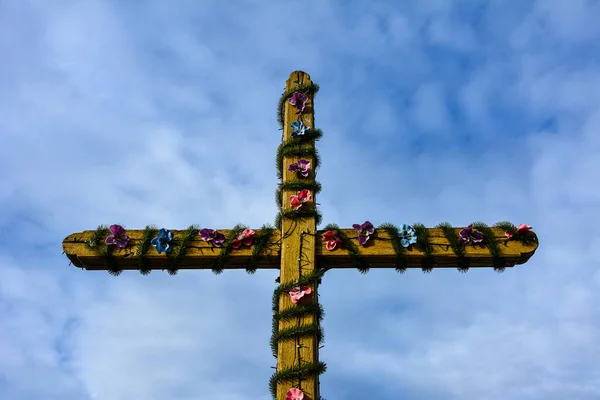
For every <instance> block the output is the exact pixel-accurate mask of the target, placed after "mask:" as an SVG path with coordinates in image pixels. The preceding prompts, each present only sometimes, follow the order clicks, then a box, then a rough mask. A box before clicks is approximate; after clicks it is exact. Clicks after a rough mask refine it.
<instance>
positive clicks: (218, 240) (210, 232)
mask: <svg viewBox="0 0 600 400" xmlns="http://www.w3.org/2000/svg"><path fill="white" fill-rule="evenodd" d="M200 237H201V238H202V240H204V241H205V242H211V243H212V244H213V246H215V247H221V246H222V245H223V243H225V235H223V234H222V233H221V232H219V231H216V230H214V229H208V228H204V229H202V230H201V231H200Z"/></svg>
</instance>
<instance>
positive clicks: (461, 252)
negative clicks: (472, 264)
mask: <svg viewBox="0 0 600 400" xmlns="http://www.w3.org/2000/svg"><path fill="white" fill-rule="evenodd" d="M436 228H440V229H441V230H442V232H444V236H445V237H446V239H447V240H448V245H449V246H450V248H451V249H452V251H453V252H454V254H455V255H456V257H457V258H458V270H459V271H460V272H462V273H465V272H467V271H468V270H469V260H468V259H466V258H465V249H464V247H462V246H461V245H460V237H459V236H458V234H457V233H456V231H455V230H454V228H453V227H452V225H450V224H449V223H448V222H442V223H441V224H439V225H438V226H436Z"/></svg>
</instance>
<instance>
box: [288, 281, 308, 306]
mask: <svg viewBox="0 0 600 400" xmlns="http://www.w3.org/2000/svg"><path fill="white" fill-rule="evenodd" d="M296 283H298V280H296ZM311 292H312V289H311V288H310V286H296V287H295V288H293V289H292V290H290V291H289V292H288V293H289V294H290V297H291V298H292V303H294V304H296V303H297V302H298V300H300V299H301V298H302V297H304V295H305V294H310V293H311Z"/></svg>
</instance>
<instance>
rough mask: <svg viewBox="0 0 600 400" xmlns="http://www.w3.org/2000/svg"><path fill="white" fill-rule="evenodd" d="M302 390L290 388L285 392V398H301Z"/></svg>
mask: <svg viewBox="0 0 600 400" xmlns="http://www.w3.org/2000/svg"><path fill="white" fill-rule="evenodd" d="M303 399H304V392H302V390H300V389H298V388H291V389H290V390H288V391H287V393H286V394H285V400H303Z"/></svg>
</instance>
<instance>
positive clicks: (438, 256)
mask: <svg viewBox="0 0 600 400" xmlns="http://www.w3.org/2000/svg"><path fill="white" fill-rule="evenodd" d="M296 90H298V91H299V92H301V93H304V94H305V95H306V96H307V98H308V99H307V101H306V104H305V108H304V110H302V112H300V111H299V110H297V108H296V107H295V106H294V105H292V104H291V103H290V102H289V99H290V98H291V97H292V95H293V93H294V92H295V91H296ZM314 93H315V86H314V85H313V84H312V81H311V80H310V76H309V75H308V74H306V73H304V72H302V71H295V72H293V73H292V74H291V75H290V78H289V79H288V80H287V83H286V92H285V93H284V95H283V97H282V99H281V101H280V114H281V116H280V123H281V122H283V144H282V146H280V149H279V152H280V154H279V160H280V164H281V165H280V168H281V185H280V192H281V203H282V204H281V209H282V211H283V212H282V214H281V215H282V218H281V219H280V223H279V225H280V227H279V228H280V229H276V230H273V231H272V232H271V234H270V237H269V238H268V241H267V242H264V243H263V246H262V248H261V251H260V254H257V253H256V251H253V247H252V246H250V247H245V246H242V247H241V248H239V249H233V248H232V242H231V239H232V238H234V237H235V236H236V235H238V234H239V233H240V228H236V229H235V230H233V231H232V230H220V231H219V232H221V233H223V234H224V235H225V236H226V237H227V238H229V239H228V240H227V241H226V242H225V243H224V244H223V247H221V248H216V247H214V246H213V245H212V244H211V243H210V242H206V241H204V240H202V238H201V237H200V236H199V235H198V230H194V229H195V228H193V227H190V228H189V229H188V230H187V231H172V232H173V234H174V241H173V249H174V253H175V254H177V256H176V257H175V256H173V254H165V253H162V254H158V252H157V251H156V250H155V249H154V248H152V247H151V246H149V243H148V232H152V234H153V236H155V233H156V231H149V230H148V228H147V230H146V231H142V230H132V231H127V234H128V235H129V237H130V242H129V244H128V246H127V247H126V248H124V249H119V248H115V246H113V245H111V246H107V245H105V244H104V240H105V237H102V238H100V239H99V238H98V232H99V231H98V230H96V231H83V232H79V233H74V234H72V235H69V236H68V237H67V238H65V240H64V241H63V249H64V252H65V254H66V255H67V257H68V258H69V260H70V261H71V263H72V264H73V265H75V266H76V267H80V268H83V269H86V270H110V271H112V272H113V273H116V272H118V271H121V270H134V269H137V270H140V271H142V272H144V273H146V272H149V271H150V270H158V269H160V270H165V269H167V270H169V271H170V272H174V270H176V269H213V270H215V269H218V270H221V269H242V268H247V267H248V266H249V265H252V269H253V270H255V269H279V270H280V278H279V282H280V283H281V285H280V287H279V290H276V292H275V295H274V311H275V316H274V321H275V323H274V335H273V338H272V345H273V348H274V353H276V357H277V372H276V373H275V374H274V375H273V377H272V379H271V391H272V394H273V397H274V399H276V400H284V399H286V394H287V393H288V391H289V390H290V389H291V388H293V387H296V388H300V389H301V390H302V391H303V393H304V399H305V400H317V399H320V394H319V375H320V374H321V373H322V372H324V369H325V367H324V364H323V363H321V362H320V361H319V342H320V331H319V329H320V325H319V318H320V311H321V308H320V305H319V304H318V297H317V290H318V284H319V282H320V276H321V275H322V273H323V272H324V271H325V270H326V269H330V268H355V267H359V268H394V267H395V268H396V269H400V270H402V271H403V270H404V269H405V268H421V269H423V270H424V271H430V270H431V269H432V268H459V269H462V270H465V269H466V268H467V267H471V268H472V267H492V266H493V267H494V268H495V269H502V270H503V269H504V268H505V267H512V266H514V265H517V264H523V263H525V262H526V261H527V260H528V259H529V258H530V257H531V256H532V255H533V254H534V252H535V250H536V249H537V247H538V241H537V237H536V236H535V234H534V233H533V232H531V231H529V232H525V233H526V236H527V237H526V239H527V240H507V239H506V236H505V233H506V232H505V229H501V228H499V227H494V228H490V229H489V230H487V232H488V234H490V233H491V234H492V236H493V238H491V239H492V241H493V242H495V243H496V244H498V246H497V248H499V249H500V253H498V252H496V253H494V254H492V253H493V252H492V251H490V246H488V245H487V244H486V243H489V242H490V238H486V240H485V241H484V242H483V244H481V245H473V244H467V245H465V246H461V248H460V249H459V250H456V246H454V249H453V248H452V247H453V246H452V243H451V242H452V238H454V239H456V238H457V237H458V233H459V232H460V230H461V228H451V229H450V228H449V227H447V226H446V227H438V228H429V229H426V228H421V231H420V233H421V234H420V237H419V241H418V242H417V243H416V244H414V245H411V246H409V247H408V248H406V249H404V247H403V246H401V245H400V242H399V239H398V238H397V237H393V236H395V234H394V233H393V231H390V230H389V229H381V228H378V229H377V231H376V232H375V233H374V234H373V236H372V238H371V239H369V241H368V242H367V244H368V246H361V245H356V244H352V243H357V241H356V239H357V238H358V236H357V231H356V230H355V229H340V230H339V231H338V234H339V236H340V237H342V238H344V242H343V243H340V244H339V245H338V246H337V248H336V249H334V250H328V249H327V247H326V241H325V240H324V238H323V233H324V232H323V231H317V229H316V227H317V222H318V221H317V219H318V216H317V213H316V202H315V190H318V189H317V188H318V187H320V186H319V185H318V184H317V183H316V181H315V169H314V168H312V169H310V175H309V176H308V177H306V178H304V181H303V180H302V177H301V176H300V175H298V174H297V173H296V172H293V171H288V167H289V166H290V164H292V163H297V162H298V160H299V158H300V156H301V158H303V159H305V160H307V161H309V162H310V163H311V165H312V166H313V167H314V166H315V163H316V162H317V161H318V160H316V158H315V156H316V152H315V148H314V145H315V138H316V139H318V137H317V136H318V135H317V136H314V133H315V130H314V107H313V104H314V103H313V98H314ZM300 108H301V107H300ZM281 119H282V120H283V121H281ZM299 119H301V120H302V122H303V124H304V125H305V126H307V127H309V128H310V129H309V130H308V132H307V133H306V136H305V137H304V138H302V137H301V136H302V135H297V133H298V130H296V132H295V133H296V135H295V137H293V135H292V133H293V128H292V124H293V123H295V122H296V121H298V120H299ZM311 133H312V135H313V136H311ZM317 133H318V132H317ZM303 139H304V140H303ZM307 139H308V140H307ZM296 142H297V143H299V144H298V146H296V147H295V148H294V146H293V145H294V144H295V143H296ZM286 144H287V145H288V146H286ZM290 144H291V145H290ZM283 149H287V150H286V151H282V150H283ZM290 149H291V150H290ZM299 178H300V179H299ZM302 182H306V183H305V184H306V188H309V189H311V195H312V198H311V199H310V200H309V201H308V202H306V203H305V204H303V205H302V206H301V207H300V208H299V209H298V211H294V209H293V208H292V204H291V196H294V195H298V191H299V190H301V189H302V188H303V187H302V185H303V183H302ZM302 211H305V212H302ZM264 231H265V229H262V230H259V229H257V230H255V232H256V233H257V235H258V236H260V235H261V232H262V233H264ZM102 232H105V231H102ZM452 232H454V233H452ZM513 233H514V228H513ZM390 234H392V236H390ZM186 235H188V237H187V239H188V240H186V242H187V244H186V245H185V250H184V251H183V252H181V251H179V252H177V251H176V250H177V243H178V238H179V239H181V238H182V237H185V236H186ZM423 237H425V239H423ZM515 237H516V236H515ZM351 242H352V243H351ZM265 243H266V245H265ZM179 244H180V245H181V240H180V241H179ZM181 246H182V248H183V245H181ZM351 248H354V249H355V250H356V249H358V250H359V252H358V253H357V252H356V251H354V252H350V251H348V249H351ZM222 249H226V251H225V253H222V252H223V250H222ZM223 254H226V255H227V257H226V258H224V257H223ZM174 262H176V264H174ZM215 266H217V267H215ZM298 279H300V282H299V283H298V285H299V286H302V285H303V283H304V284H306V286H308V287H310V288H311V293H310V294H307V295H305V296H304V297H303V298H301V299H300V300H299V301H298V302H297V303H293V302H292V301H291V299H292V298H291V295H290V294H289V292H290V288H292V287H295V285H296V283H295V282H296V281H297V280H298ZM285 285H287V286H285ZM303 327H307V328H306V329H304V330H303V331H301V330H299V329H303ZM315 327H316V328H315Z"/></svg>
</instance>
